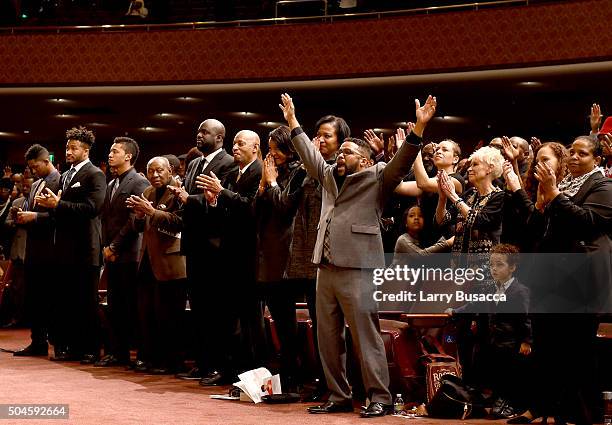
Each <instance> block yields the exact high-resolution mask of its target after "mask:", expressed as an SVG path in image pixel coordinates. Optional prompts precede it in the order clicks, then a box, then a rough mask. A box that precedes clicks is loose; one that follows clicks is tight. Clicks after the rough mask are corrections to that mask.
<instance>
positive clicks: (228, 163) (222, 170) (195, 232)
mask: <svg viewBox="0 0 612 425" xmlns="http://www.w3.org/2000/svg"><path fill="white" fill-rule="evenodd" d="M202 161H204V157H203V156H201V157H199V158H196V159H194V160H193V161H191V162H190V163H189V166H188V168H187V172H186V174H185V183H184V186H185V190H186V191H187V193H189V197H188V198H187V202H186V203H185V205H183V207H182V209H183V211H182V216H183V226H184V229H185V231H184V232H183V236H182V239H181V253H182V254H183V255H202V254H203V253H205V252H206V251H207V250H208V249H219V246H220V237H221V236H220V231H221V223H222V222H223V217H221V216H220V215H219V214H217V212H216V211H209V209H208V205H207V204H206V199H204V194H203V191H201V190H200V189H198V188H197V187H196V184H195V179H196V177H197V176H198V175H200V174H206V175H209V173H210V172H211V171H212V172H213V173H215V175H216V176H217V177H218V178H219V179H220V180H221V181H224V179H225V178H226V177H227V175H228V173H230V172H231V171H235V170H237V169H238V166H237V165H236V164H235V163H234V158H233V157H232V156H231V155H229V154H228V153H227V152H225V150H221V152H219V153H218V154H217V155H215V157H214V158H213V160H212V161H211V162H210V163H209V164H207V165H206V168H204V169H203V170H202V171H201V172H199V171H200V169H201V167H202Z"/></svg>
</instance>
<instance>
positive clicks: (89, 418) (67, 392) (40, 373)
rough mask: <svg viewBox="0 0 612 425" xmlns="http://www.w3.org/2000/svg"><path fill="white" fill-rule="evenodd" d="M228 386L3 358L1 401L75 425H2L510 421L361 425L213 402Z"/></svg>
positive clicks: (12, 336)
mask: <svg viewBox="0 0 612 425" xmlns="http://www.w3.org/2000/svg"><path fill="white" fill-rule="evenodd" d="M28 336H29V331H26V330H21V329H20V330H0V347H2V348H5V349H16V348H20V347H24V346H25V345H27V343H28V342H29V338H28ZM227 389H228V387H224V388H222V389H221V388H217V389H205V388H202V387H200V386H199V385H198V384H197V382H194V381H191V382H185V381H180V380H178V379H174V378H173V377H170V376H161V377H160V376H152V375H144V374H137V373H134V372H130V371H125V370H124V369H123V368H97V367H93V366H82V365H80V364H79V363H77V362H68V363H55V362H51V361H49V360H48V359H46V358H42V357H34V358H27V357H22V358H18V357H13V356H12V354H10V353H4V352H0V403H3V404H7V403H8V404H10V403H19V404H24V403H38V404H40V403H43V404H44V403H61V404H68V405H69V406H70V420H68V421H66V420H44V421H42V420H41V421H38V420H28V421H25V422H24V420H19V421H9V420H0V425H3V424H10V423H14V424H36V423H43V424H47V425H53V424H61V423H71V424H79V425H81V424H112V425H116V424H180V425H186V424H220V425H221V424H222V425H231V424H236V425H244V424H248V425H250V424H253V425H263V424H265V425H301V424H317V425H324V424H334V425H343V424H347V425H348V424H354V423H385V424H409V423H414V424H419V425H430V424H440V425H441V424H451V423H452V424H491V425H493V424H495V425H497V424H503V423H505V421H487V420H470V421H459V420H457V421H449V420H432V419H426V418H418V419H404V418H398V417H392V416H386V417H384V418H376V419H361V418H360V417H359V415H358V414H357V413H352V414H351V413H346V414H345V413H343V414H334V415H310V414H308V413H306V411H305V409H306V407H307V406H308V405H309V404H302V403H296V404H286V405H266V404H258V405H255V404H252V403H243V402H236V401H223V400H211V399H210V398H209V397H208V396H209V395H210V394H218V393H222V392H227Z"/></svg>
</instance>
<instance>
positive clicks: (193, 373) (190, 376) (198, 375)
mask: <svg viewBox="0 0 612 425" xmlns="http://www.w3.org/2000/svg"><path fill="white" fill-rule="evenodd" d="M174 376H175V377H177V378H178V379H186V380H194V381H195V380H198V381H199V380H200V379H202V378H203V375H202V371H201V370H200V368H198V367H194V368H191V370H189V371H187V372H182V373H177V374H176V375H174Z"/></svg>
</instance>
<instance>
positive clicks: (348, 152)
mask: <svg viewBox="0 0 612 425" xmlns="http://www.w3.org/2000/svg"><path fill="white" fill-rule="evenodd" d="M338 152H339V153H341V154H342V155H344V156H348V155H359V156H360V157H362V158H365V156H363V155H362V154H360V153H359V152H355V151H353V150H351V149H340V150H339V151H338Z"/></svg>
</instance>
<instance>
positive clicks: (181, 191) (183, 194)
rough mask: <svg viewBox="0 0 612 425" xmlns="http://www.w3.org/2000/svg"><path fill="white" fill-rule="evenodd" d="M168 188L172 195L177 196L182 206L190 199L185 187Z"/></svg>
mask: <svg viewBox="0 0 612 425" xmlns="http://www.w3.org/2000/svg"><path fill="white" fill-rule="evenodd" d="M166 188H167V189H168V191H169V192H170V193H172V194H173V195H174V196H176V197H177V198H178V200H179V201H180V202H181V204H184V203H186V202H187V198H188V197H189V193H187V191H186V190H185V188H184V187H182V186H181V187H177V186H170V185H168V186H166Z"/></svg>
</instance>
